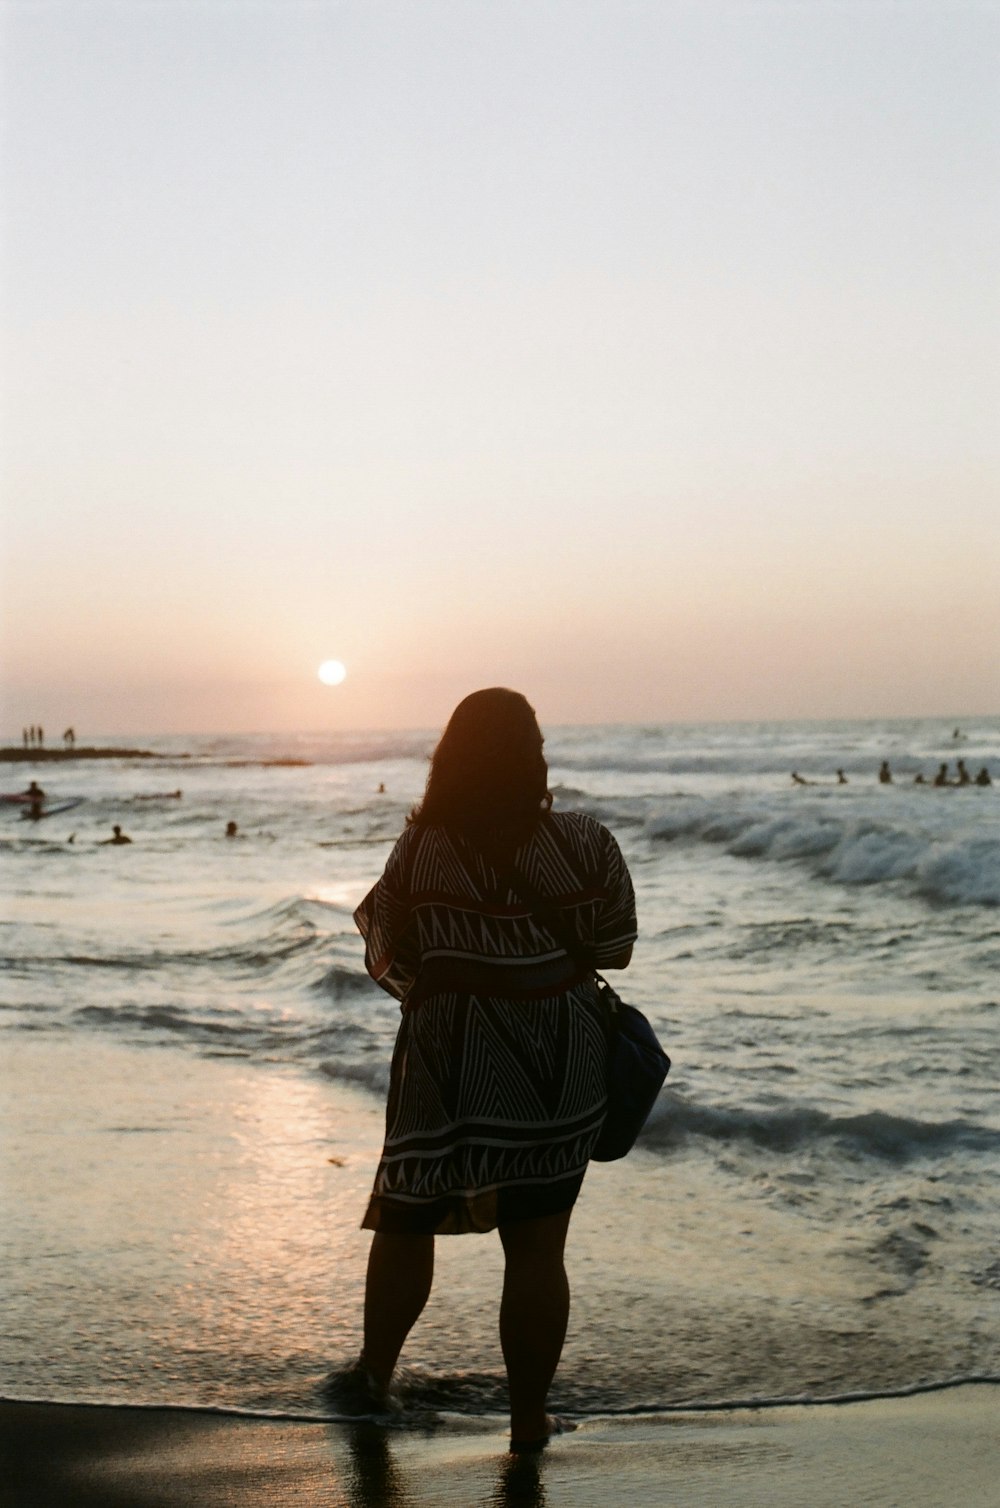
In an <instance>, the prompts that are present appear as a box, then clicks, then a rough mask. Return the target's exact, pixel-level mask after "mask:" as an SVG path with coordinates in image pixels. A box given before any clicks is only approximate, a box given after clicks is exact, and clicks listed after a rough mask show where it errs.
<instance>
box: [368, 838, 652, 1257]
mask: <svg viewBox="0 0 1000 1508" xmlns="http://www.w3.org/2000/svg"><path fill="white" fill-rule="evenodd" d="M513 867H514V868H515V869H516V870H517V872H518V874H519V875H522V876H523V877H524V879H525V880H527V881H528V883H529V885H530V886H531V888H532V890H534V891H535V892H537V893H538V894H539V895H540V896H542V897H543V898H544V900H545V902H546V904H547V905H548V906H552V907H554V908H556V909H558V911H559V913H560V915H561V918H562V921H563V925H564V927H568V928H569V930H570V932H571V935H575V936H576V937H577V938H578V939H579V941H580V945H581V948H583V949H586V950H587V951H588V954H589V956H590V957H592V958H593V963H594V967H595V968H598V969H599V968H601V966H602V963H605V962H607V961H609V960H611V959H613V958H615V957H616V955H618V954H620V953H621V952H622V951H623V950H624V949H625V948H626V947H627V946H628V945H629V944H630V943H632V942H633V941H634V939H635V936H636V923H635V897H634V894H633V890H632V881H631V878H630V876H629V872H628V870H627V868H626V867H625V861H624V859H623V858H622V855H621V851H620V849H619V847H618V844H617V843H616V841H615V839H614V838H613V837H612V835H611V833H609V832H608V830H607V828H605V827H602V826H601V824H600V823H599V822H596V821H594V819H593V818H592V817H587V816H584V815H583V814H582V813H579V812H550V813H548V814H547V815H546V816H544V817H542V818H541V820H540V821H539V823H538V826H537V828H536V830H535V832H534V834H533V835H532V837H531V838H530V840H529V841H528V842H527V843H525V844H524V845H523V846H522V847H521V848H520V849H519V850H518V851H517V853H516V854H515V855H514V861H513ZM355 921H356V922H357V925H358V928H359V929H360V931H361V933H362V936H363V937H364V939H365V945H366V946H365V962H366V965H367V968H368V972H369V973H370V974H371V976H372V978H373V979H375V980H376V981H377V983H378V984H380V985H381V986H382V988H383V989H385V990H387V991H388V992H389V994H391V995H394V996H395V997H396V998H397V999H398V1000H400V1001H402V1003H403V1019H402V1022H401V1024H400V1028H399V1035H398V1037H397V1039H396V1047H395V1051H394V1053H393V1059H392V1069H391V1073H390V1081H389V1102H388V1107H387V1111H386V1136H385V1146H384V1148H383V1151H382V1156H381V1159H380V1161H379V1166H378V1172H377V1174H376V1178H375V1187H374V1191H373V1193H372V1197H371V1201H370V1203H369V1206H368V1211H367V1214H366V1215H365V1218H364V1220H363V1221H362V1225H363V1226H366V1227H368V1229H370V1230H378V1231H403V1232H420V1233H424V1234H429V1233H437V1234H452V1233H458V1232H461V1231H486V1230H492V1229H493V1228H494V1227H495V1226H497V1225H503V1224H506V1223H508V1222H510V1221H514V1220H528V1219H533V1218H537V1217H538V1216H542V1215H552V1214H557V1213H559V1212H560V1211H564V1210H568V1209H571V1208H572V1206H573V1204H574V1203H575V1202H576V1197H577V1195H578V1193H579V1192H580V1186H581V1184H582V1183H583V1177H584V1174H585V1172H586V1170H587V1162H588V1160H589V1158H590V1154H591V1151H592V1150H593V1146H594V1143H595V1141H596V1139H597V1135H598V1133H599V1131H600V1129H601V1124H602V1121H603V1118H604V1108H605V1103H606V1097H607V1096H606V1061H607V1027H606V1022H605V1019H604V1014H603V1010H602V1008H601V1006H600V1003H599V1001H598V998H597V990H596V987H595V984H594V979H593V973H592V972H591V971H590V970H589V969H587V968H585V967H584V965H583V964H582V963H580V962H579V961H574V960H573V959H571V958H570V957H569V956H568V954H567V953H566V951H565V948H564V947H562V946H561V945H560V944H559V942H558V941H557V940H556V939H555V938H554V937H553V935H552V934H551V932H548V931H547V930H546V927H545V924H544V921H543V920H542V919H541V918H539V917H537V916H533V915H532V911H531V906H530V904H529V903H528V902H527V901H525V900H522V899H519V898H518V897H517V896H516V895H515V894H514V893H513V892H512V891H511V890H509V889H508V887H507V884H506V882H505V881H504V880H503V879H502V878H501V877H500V876H498V874H497V872H496V871H495V870H494V869H493V868H492V867H491V865H490V864H489V862H488V861H487V859H486V858H485V857H484V856H483V855H482V854H481V853H479V852H478V850H476V849H475V848H474V847H473V846H472V845H471V844H470V843H469V842H468V841H467V840H465V839H464V838H462V837H458V838H454V837H452V836H451V835H450V834H449V832H448V830H447V829H446V828H443V827H422V826H412V827H408V828H407V829H406V831H405V832H404V833H403V835H402V837H401V838H400V839H399V841H398V843H397V844H396V846H395V848H394V849H393V851H392V853H391V855H390V856H389V862H388V863H387V865H386V868H385V873H384V874H383V876H382V878H381V879H380V880H379V882H378V884H377V885H376V886H375V887H374V889H373V890H371V891H370V892H369V894H368V895H367V896H366V897H365V899H364V900H363V901H362V903H361V905H360V906H359V907H358V909H357V911H356V912H355Z"/></svg>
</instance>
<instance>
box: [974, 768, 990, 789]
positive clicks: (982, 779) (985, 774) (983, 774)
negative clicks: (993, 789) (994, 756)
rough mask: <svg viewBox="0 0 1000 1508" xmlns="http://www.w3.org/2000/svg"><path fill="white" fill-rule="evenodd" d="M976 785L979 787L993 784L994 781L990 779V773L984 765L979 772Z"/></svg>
mask: <svg viewBox="0 0 1000 1508" xmlns="http://www.w3.org/2000/svg"><path fill="white" fill-rule="evenodd" d="M976 784H977V785H992V784H993V781H992V780H991V779H990V772H989V770H988V769H987V768H986V766H985V765H983V767H982V769H981V770H980V771H979V774H978V775H977V776H976Z"/></svg>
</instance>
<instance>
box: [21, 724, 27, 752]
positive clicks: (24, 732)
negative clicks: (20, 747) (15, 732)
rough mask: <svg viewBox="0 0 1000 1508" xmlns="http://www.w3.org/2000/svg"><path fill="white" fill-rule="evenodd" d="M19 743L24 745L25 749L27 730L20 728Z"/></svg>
mask: <svg viewBox="0 0 1000 1508" xmlns="http://www.w3.org/2000/svg"><path fill="white" fill-rule="evenodd" d="M21 742H22V743H23V744H24V747H25V748H27V747H28V730H27V728H22V729H21Z"/></svg>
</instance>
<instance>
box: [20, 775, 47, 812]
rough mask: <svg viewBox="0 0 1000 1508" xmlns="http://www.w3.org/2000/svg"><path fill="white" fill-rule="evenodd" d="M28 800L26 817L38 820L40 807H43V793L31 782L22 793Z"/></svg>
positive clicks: (35, 783)
mask: <svg viewBox="0 0 1000 1508" xmlns="http://www.w3.org/2000/svg"><path fill="white" fill-rule="evenodd" d="M24 794H25V795H26V796H27V798H28V816H29V817H35V818H38V817H40V816H41V815H42V807H43V806H44V805H45V792H44V791H43V790H42V788H41V786H40V785H39V784H38V781H37V780H33V781H32V782H31V784H30V785H29V786H28V789H27V790H26V791H25V793H24Z"/></svg>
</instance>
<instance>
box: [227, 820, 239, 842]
mask: <svg viewBox="0 0 1000 1508" xmlns="http://www.w3.org/2000/svg"><path fill="white" fill-rule="evenodd" d="M239 834H240V830H239V828H238V827H237V826H236V823H235V822H227V823H226V837H227V838H238V837H239Z"/></svg>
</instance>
